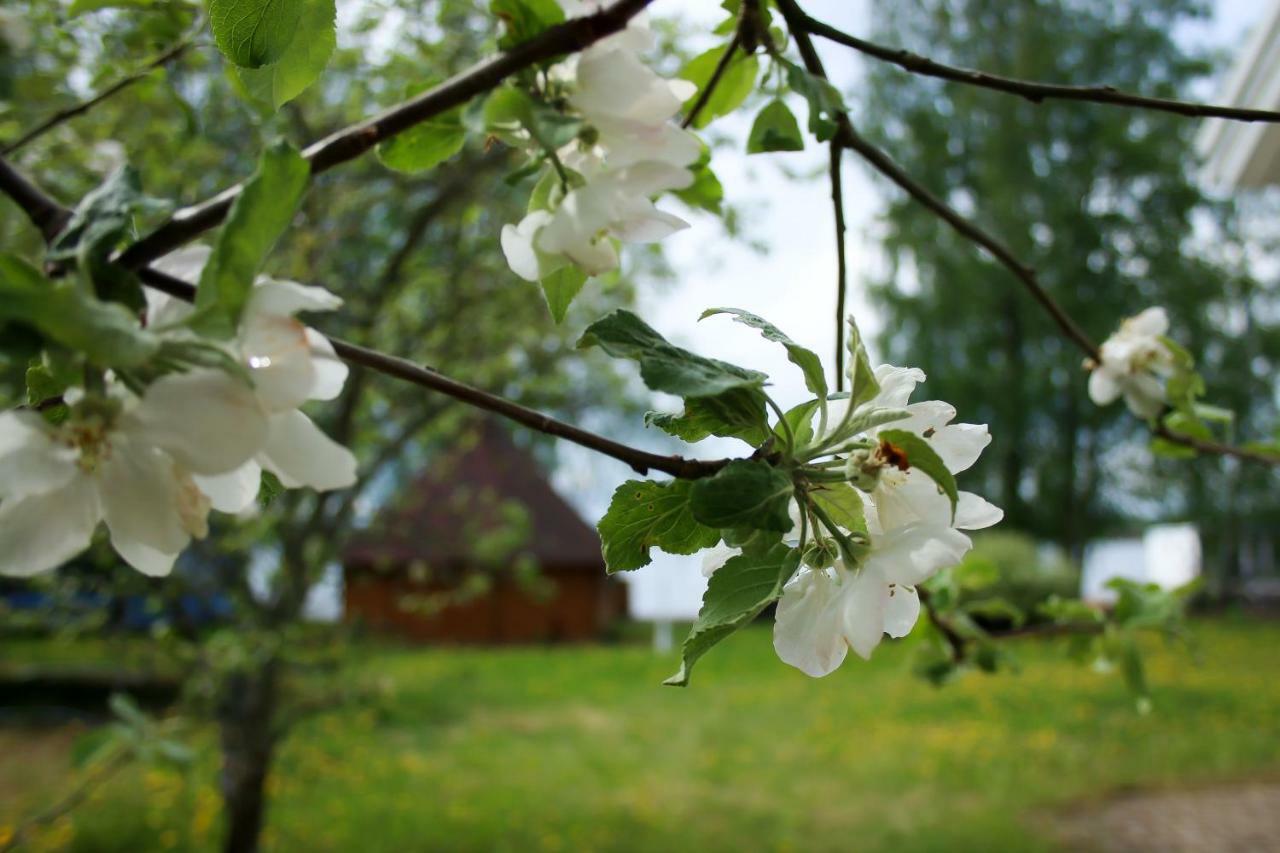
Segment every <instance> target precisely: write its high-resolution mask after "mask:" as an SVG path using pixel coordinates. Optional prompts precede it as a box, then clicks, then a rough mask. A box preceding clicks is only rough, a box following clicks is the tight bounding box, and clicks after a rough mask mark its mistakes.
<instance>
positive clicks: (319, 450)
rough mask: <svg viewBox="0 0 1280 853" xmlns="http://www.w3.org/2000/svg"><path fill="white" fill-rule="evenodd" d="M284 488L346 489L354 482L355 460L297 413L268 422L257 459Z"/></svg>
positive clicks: (285, 414) (308, 420)
mask: <svg viewBox="0 0 1280 853" xmlns="http://www.w3.org/2000/svg"><path fill="white" fill-rule="evenodd" d="M258 460H259V462H261V464H262V467H264V468H266V469H267V470H268V471H270V472H271V473H273V474H275V475H276V476H277V477H279V478H280V482H281V483H283V484H284V485H285V487H286V488H290V489H296V488H298V487H299V486H310V487H311V488H313V489H318V490H320V491H322V492H323V491H328V490H329V489H345V488H346V487H347V486H350V485H352V484H353V483H355V481H356V458H355V456H353V455H352V454H351V451H350V450H347V449H346V448H345V447H343V446H342V445H341V444H338V443H337V442H336V441H334V440H333V439H331V438H329V436H327V435H325V434H324V433H323V432H321V431H320V428H319V427H317V426H316V425H315V424H314V423H312V422H311V419H310V418H308V417H307V416H306V415H304V414H302V412H299V411H296V410H295V411H292V412H285V413H283V414H279V415H274V416H273V417H272V418H271V432H270V435H269V436H268V437H267V443H266V446H265V447H264V448H263V450H262V453H261V455H260V456H259V458H258Z"/></svg>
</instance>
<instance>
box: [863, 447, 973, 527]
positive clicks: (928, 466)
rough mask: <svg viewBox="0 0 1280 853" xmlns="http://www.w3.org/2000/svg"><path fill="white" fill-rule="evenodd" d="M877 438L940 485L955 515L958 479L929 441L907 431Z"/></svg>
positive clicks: (958, 497) (958, 495) (958, 496)
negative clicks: (895, 449)
mask: <svg viewBox="0 0 1280 853" xmlns="http://www.w3.org/2000/svg"><path fill="white" fill-rule="evenodd" d="M877 437H878V438H879V439H880V441H881V442H885V441H887V442H889V443H890V444H892V445H893V446H894V447H896V448H897V449H898V450H899V451H901V452H902V453H903V454H904V455H905V456H906V457H907V464H909V465H910V466H911V467H912V468H918V469H919V470H921V471H923V472H924V473H925V474H927V475H928V476H929V479H931V480H933V482H935V483H937V484H938V488H940V489H942V492H943V494H945V495H946V496H947V497H948V498H949V499H950V500H951V512H952V514H953V515H954V514H955V511H956V502H957V501H958V500H959V499H960V492H959V490H958V489H957V488H956V478H955V475H953V474H952V473H951V472H950V471H949V470H947V465H946V463H945V462H943V461H942V457H941V456H939V455H938V453H937V451H935V450H934V449H933V446H932V445H931V444H929V440H928V439H927V438H921V437H920V436H918V435H916V434H915V433H914V432H908V431H906V430H905V429H886V430H882V431H881V432H880V434H879V436H877Z"/></svg>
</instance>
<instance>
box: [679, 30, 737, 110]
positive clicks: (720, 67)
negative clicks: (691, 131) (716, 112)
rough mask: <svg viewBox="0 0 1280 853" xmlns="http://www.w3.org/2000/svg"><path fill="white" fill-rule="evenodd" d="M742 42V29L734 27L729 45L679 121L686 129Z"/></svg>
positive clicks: (708, 97)
mask: <svg viewBox="0 0 1280 853" xmlns="http://www.w3.org/2000/svg"><path fill="white" fill-rule="evenodd" d="M741 44H742V30H741V29H740V28H739V29H735V30H734V31H733V38H731V39H729V45H728V46H727V47H726V48H725V49H724V53H723V54H721V55H720V61H719V62H717V63H716V67H715V69H714V70H712V72H711V76H710V77H709V78H707V85H705V86H703V87H702V91H701V92H699V93H698V100H696V101H694V102H693V106H692V107H690V108H689V114H688V115H686V116H685V117H684V121H682V122H680V126H681V127H683V128H685V129H688V128H689V126H690V125H692V124H693V123H694V122H695V121H697V120H698V114H699V113H701V112H702V109H703V107H705V106H706V105H707V101H709V100H711V96H712V95H714V94H715V91H716V87H717V86H719V85H720V78H721V77H723V76H724V73H725V72H726V71H728V70H729V63H730V62H732V61H733V57H734V55H735V54H736V53H737V52H738V47H739V46H740V45H741Z"/></svg>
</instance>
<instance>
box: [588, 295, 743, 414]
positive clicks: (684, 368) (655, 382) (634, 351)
mask: <svg viewBox="0 0 1280 853" xmlns="http://www.w3.org/2000/svg"><path fill="white" fill-rule="evenodd" d="M592 346H598V347H600V348H601V349H603V350H604V351H605V352H607V353H608V354H609V355H611V356H613V357H614V358H629V359H633V360H634V361H637V362H639V363H640V376H641V377H642V378H643V379H644V383H645V384H646V385H648V386H649V387H650V388H652V389H653V390H654V391H665V392H666V393H668V394H675V395H676V396H679V397H686V398H688V397H712V396H715V395H717V394H723V393H724V392H726V391H731V390H733V389H735V388H756V389H759V388H761V387H763V385H764V381H765V379H767V378H768V377H766V376H765V375H764V374H763V373H760V372H758V371H755V370H747V369H746V368H742V367H738V366H736V365H732V364H728V363H726V362H723V361H717V360H715V359H711V358H703V357H702V356H700V355H695V354H694V353H691V352H689V351H688V350H685V349H681V348H680V347H677V346H674V345H672V344H671V343H669V342H668V341H667V340H666V339H665V338H664V337H662V336H661V335H659V334H658V333H657V332H656V331H654V330H653V329H652V328H650V327H649V325H648V324H646V323H645V322H644V321H643V320H641V319H640V318H639V317H637V316H636V315H635V314H632V313H631V312H630V311H626V310H622V309H619V310H617V311H614V312H613V313H612V314H610V315H609V316H607V317H605V318H604V319H602V320H597V321H596V322H595V323H592V324H591V325H590V326H588V327H587V330H586V331H585V332H583V334H582V338H581V339H580V340H579V341H578V347H579V348H580V349H581V348H586V347H592Z"/></svg>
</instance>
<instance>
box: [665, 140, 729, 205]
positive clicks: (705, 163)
mask: <svg viewBox="0 0 1280 853" xmlns="http://www.w3.org/2000/svg"><path fill="white" fill-rule="evenodd" d="M689 171H691V172H693V183H691V184H689V186H687V187H685V188H684V189H680V190H676V191H675V192H674V193H673V194H674V195H675V197H676V198H678V199H680V200H681V201H683V202H684V203H685V204H687V205H689V206H690V207H696V208H699V209H701V210H706V211H709V212H710V213H714V214H715V215H717V216H719V215H720V213H721V205H722V203H723V202H724V186H723V185H722V184H721V183H720V179H719V178H717V177H716V173H715V172H713V171H712V170H711V149H710V148H708V147H707V146H706V145H703V146H702V155H701V156H700V157H699V158H698V159H697V160H696V161H695V162H694V164H693V165H692V166H690V167H689Z"/></svg>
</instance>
